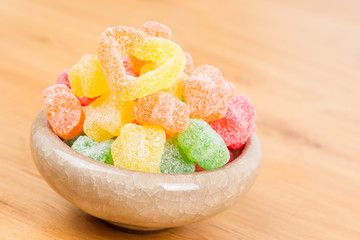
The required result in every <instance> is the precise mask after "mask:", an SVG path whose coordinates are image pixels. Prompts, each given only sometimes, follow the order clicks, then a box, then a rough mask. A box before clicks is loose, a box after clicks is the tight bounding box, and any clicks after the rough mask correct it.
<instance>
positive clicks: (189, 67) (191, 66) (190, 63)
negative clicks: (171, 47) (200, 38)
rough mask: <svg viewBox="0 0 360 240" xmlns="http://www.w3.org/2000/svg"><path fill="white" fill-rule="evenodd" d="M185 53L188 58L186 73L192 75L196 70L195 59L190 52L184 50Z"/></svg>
mask: <svg viewBox="0 0 360 240" xmlns="http://www.w3.org/2000/svg"><path fill="white" fill-rule="evenodd" d="M184 54H185V58H186V63H185V68H184V73H186V74H187V75H189V76H190V75H191V74H192V73H193V72H194V60H193V58H192V56H191V54H190V53H188V52H184Z"/></svg>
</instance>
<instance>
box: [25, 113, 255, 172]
mask: <svg viewBox="0 0 360 240" xmlns="http://www.w3.org/2000/svg"><path fill="white" fill-rule="evenodd" d="M35 125H37V127H38V128H39V129H38V130H40V131H41V132H42V133H44V134H45V135H47V136H49V139H48V140H49V141H51V142H53V144H54V145H57V146H58V147H59V150H64V151H67V152H68V153H71V154H72V155H73V156H74V157H76V159H77V160H78V161H82V162H83V163H91V164H95V165H98V166H99V167H102V168H104V170H105V169H108V170H112V171H116V172H118V173H122V174H124V173H125V174H132V173H136V174H141V175H147V176H152V177H156V176H162V177H163V176H167V177H168V178H178V177H179V176H184V177H186V176H187V177H190V176H194V175H201V174H204V175H205V174H211V173H215V172H218V171H222V170H224V169H225V168H230V167H232V165H234V164H237V163H238V162H239V161H241V160H243V159H245V158H246V155H247V154H248V152H249V149H250V147H253V148H254V147H255V148H259V150H260V151H261V147H260V144H259V143H258V144H255V145H256V146H254V144H253V142H254V141H255V142H258V139H257V136H256V134H255V133H253V134H252V135H251V136H250V137H249V138H248V139H247V141H246V143H245V145H244V147H243V150H242V152H241V153H240V155H239V156H237V157H236V158H235V159H234V160H233V161H232V162H230V163H228V164H225V165H224V166H222V167H219V168H215V169H212V170H206V171H201V172H193V173H161V172H158V173H155V172H142V171H137V170H132V169H126V168H121V167H116V166H114V165H110V164H106V163H102V162H99V161H97V160H95V159H92V158H89V157H87V156H85V155H83V154H81V153H79V152H77V151H75V150H74V149H72V148H71V147H70V146H68V145H67V144H66V143H65V142H63V141H62V140H61V138H60V137H59V136H58V135H56V134H55V133H54V131H53V130H52V128H51V126H50V124H49V122H48V120H47V117H46V114H45V111H44V108H42V109H41V110H40V111H39V113H38V114H37V115H36V117H35V119H34V122H33V126H32V133H31V135H34V130H35V128H34V126H35ZM260 154H261V153H260ZM260 159H261V157H260Z"/></svg>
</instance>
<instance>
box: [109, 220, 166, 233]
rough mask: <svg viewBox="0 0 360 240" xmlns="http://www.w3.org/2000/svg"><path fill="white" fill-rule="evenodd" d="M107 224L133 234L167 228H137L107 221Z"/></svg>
mask: <svg viewBox="0 0 360 240" xmlns="http://www.w3.org/2000/svg"><path fill="white" fill-rule="evenodd" d="M105 222H106V223H108V224H110V225H111V227H113V228H115V229H118V230H121V231H124V232H131V233H144V232H154V231H162V230H165V229H167V228H161V227H158V228H157V227H141V226H135V225H128V224H124V223H117V222H111V221H105Z"/></svg>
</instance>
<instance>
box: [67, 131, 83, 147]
mask: <svg viewBox="0 0 360 240" xmlns="http://www.w3.org/2000/svg"><path fill="white" fill-rule="evenodd" d="M80 136H85V133H84V132H81V133H79V134H78V135H76V136H75V137H73V138H71V139H63V142H64V143H65V144H66V145H68V146H69V147H71V146H72V145H73V144H74V142H75V141H76V139H78V137H80Z"/></svg>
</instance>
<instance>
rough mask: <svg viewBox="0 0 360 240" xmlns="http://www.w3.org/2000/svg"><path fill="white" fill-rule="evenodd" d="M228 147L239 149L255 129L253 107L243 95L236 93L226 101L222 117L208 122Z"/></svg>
mask: <svg viewBox="0 0 360 240" xmlns="http://www.w3.org/2000/svg"><path fill="white" fill-rule="evenodd" d="M210 125H211V127H212V128H213V129H214V130H215V131H216V132H217V133H218V134H219V135H220V136H221V137H222V138H223V139H224V141H225V143H226V146H228V148H230V149H239V148H241V147H242V146H243V145H244V144H245V143H246V141H247V139H248V137H249V136H250V135H251V134H252V133H253V132H254V131H255V128H256V125H255V108H254V106H253V105H252V103H251V102H250V99H249V98H248V97H247V96H245V95H238V96H236V97H234V98H232V99H231V100H230V101H229V102H228V109H227V112H226V115H225V117H224V118H222V119H219V120H217V121H214V122H211V123H210Z"/></svg>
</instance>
